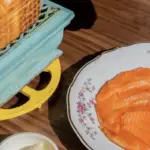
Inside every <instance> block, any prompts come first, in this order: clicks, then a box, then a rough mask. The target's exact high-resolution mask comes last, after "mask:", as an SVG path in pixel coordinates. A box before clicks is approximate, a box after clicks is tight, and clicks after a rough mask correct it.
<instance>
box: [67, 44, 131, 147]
mask: <svg viewBox="0 0 150 150" xmlns="http://www.w3.org/2000/svg"><path fill="white" fill-rule="evenodd" d="M122 47H128V46H122ZM122 47H116V48H111V49H108V50H105V51H102V53H101V54H99V55H98V56H96V57H95V58H93V59H92V60H90V61H88V62H87V63H85V64H84V65H83V66H82V67H81V68H80V69H79V70H78V71H77V73H76V74H75V76H74V78H73V80H72V82H71V84H70V85H69V88H68V90H67V95H66V103H67V117H68V120H69V123H70V125H71V127H72V129H73V131H74V132H75V134H76V135H77V137H78V138H79V140H80V142H81V143H82V144H83V145H84V146H85V147H86V148H87V149H88V150H94V149H93V148H91V147H90V146H89V144H88V143H87V142H86V141H85V140H84V138H83V137H82V136H81V135H80V133H79V132H78V130H77V128H76V126H75V125H74V123H73V120H72V118H71V112H70V98H69V97H70V92H71V88H72V87H73V85H74V84H75V82H76V80H77V78H78V76H79V75H80V73H81V72H82V71H83V70H84V69H85V68H86V67H87V66H88V65H89V64H91V63H93V62H95V61H96V60H97V59H99V58H100V57H101V56H102V55H104V54H106V53H109V52H113V51H116V50H118V49H119V48H122Z"/></svg>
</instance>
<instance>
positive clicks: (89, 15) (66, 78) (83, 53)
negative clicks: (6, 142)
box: [0, 0, 150, 150]
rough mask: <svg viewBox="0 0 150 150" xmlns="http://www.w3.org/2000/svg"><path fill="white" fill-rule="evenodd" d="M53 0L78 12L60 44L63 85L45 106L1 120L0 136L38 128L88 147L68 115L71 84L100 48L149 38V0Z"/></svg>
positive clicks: (66, 145)
mask: <svg viewBox="0 0 150 150" xmlns="http://www.w3.org/2000/svg"><path fill="white" fill-rule="evenodd" d="M54 1H55V2H58V3H61V4H62V5H64V6H66V7H68V8H71V9H73V10H74V11H75V13H76V15H77V17H76V18H75V20H74V21H73V22H72V24H71V26H69V27H68V28H67V29H66V30H65V33H64V39H63V42H62V44H61V45H60V49H62V50H63V52H64V54H63V56H61V58H60V60H61V65H62V79H61V82H60V85H59V87H58V89H57V91H56V92H55V94H54V96H53V97H52V98H50V100H49V103H48V104H46V105H45V106H44V107H43V109H42V110H40V111H39V110H35V111H33V112H31V113H29V114H26V115H24V116H21V117H18V118H15V119H11V120H8V121H1V122H0V134H1V136H0V138H1V139H3V138H4V137H5V136H7V135H9V134H14V133H18V132H38V133H42V134H44V135H46V136H48V137H50V138H51V139H52V140H54V141H55V142H56V143H57V145H58V147H59V149H60V150H66V149H68V150H85V148H84V146H82V144H81V143H80V141H79V140H78V138H77V137H76V135H75V134H74V132H73V131H72V129H71V127H70V125H69V123H68V119H67V115H66V92H67V89H68V86H69V84H70V82H71V81H72V78H73V76H74V75H75V73H76V72H77V71H78V69H79V68H80V67H81V66H82V65H83V64H85V63H86V62H87V61H89V60H91V59H92V58H94V57H95V56H96V55H98V54H99V53H100V51H102V50H106V49H110V48H113V47H118V46H123V45H129V44H134V43H138V42H149V40H150V1H149V0H92V2H90V1H89V0H82V1H81V0H74V1H72V2H69V1H68V2H67V1H63V0H62V1H61V2H60V1H58V0H54ZM79 1H80V2H79ZM92 4H93V7H92ZM77 7H79V8H77ZM94 9H95V10H94Z"/></svg>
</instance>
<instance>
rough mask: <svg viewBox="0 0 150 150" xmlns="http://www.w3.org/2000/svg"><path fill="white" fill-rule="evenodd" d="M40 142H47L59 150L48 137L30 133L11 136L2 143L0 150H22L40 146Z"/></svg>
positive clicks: (55, 149) (54, 149)
mask: <svg viewBox="0 0 150 150" xmlns="http://www.w3.org/2000/svg"><path fill="white" fill-rule="evenodd" d="M40 142H46V143H47V144H48V145H49V147H52V149H53V150H58V148H57V146H56V144H55V143H54V142H53V141H52V140H50V139H49V138H48V137H46V136H44V135H41V134H38V133H30V132H24V133H18V134H14V135H12V136H9V137H8V138H6V139H5V140H4V141H2V142H1V143H0V150H20V149H21V148H24V147H26V146H32V145H35V144H39V143H40Z"/></svg>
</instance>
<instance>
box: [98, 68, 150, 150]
mask: <svg viewBox="0 0 150 150" xmlns="http://www.w3.org/2000/svg"><path fill="white" fill-rule="evenodd" d="M95 109H96V113H97V117H98V120H99V122H100V124H101V126H100V129H101V130H102V132H103V133H104V134H105V135H106V136H107V137H108V139H109V140H111V141H112V142H114V143H116V144H117V145H119V146H120V147H122V148H124V150H150V68H138V69H134V70H130V71H126V72H122V73H120V74H118V75H117V76H115V77H114V78H113V79H111V80H109V81H107V82H106V83H105V84H104V85H103V87H102V88H101V89H100V90H99V92H98V93H97V95H96V104H95Z"/></svg>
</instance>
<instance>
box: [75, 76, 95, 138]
mask: <svg viewBox="0 0 150 150" xmlns="http://www.w3.org/2000/svg"><path fill="white" fill-rule="evenodd" d="M93 92H95V86H94V85H93V84H92V79H91V78H88V79H87V80H86V81H85V82H84V84H83V87H82V88H81V90H80V92H79V93H78V99H79V100H78V102H77V112H78V119H79V122H80V124H82V127H83V128H84V130H85V133H86V134H87V135H89V136H90V137H91V138H92V139H93V140H95V136H96V135H97V131H96V130H95V127H93V126H90V124H88V121H90V122H91V123H92V124H94V125H95V122H96V118H95V117H94V116H93V115H92V113H91V109H93V107H94V105H95V102H96V101H95V97H94V96H93V97H91V98H90V99H88V98H87V97H86V95H87V94H92V93H93Z"/></svg>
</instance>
